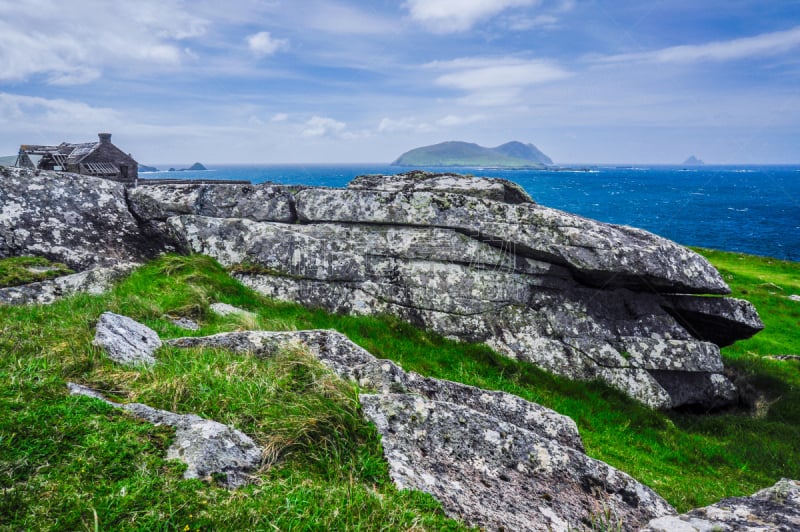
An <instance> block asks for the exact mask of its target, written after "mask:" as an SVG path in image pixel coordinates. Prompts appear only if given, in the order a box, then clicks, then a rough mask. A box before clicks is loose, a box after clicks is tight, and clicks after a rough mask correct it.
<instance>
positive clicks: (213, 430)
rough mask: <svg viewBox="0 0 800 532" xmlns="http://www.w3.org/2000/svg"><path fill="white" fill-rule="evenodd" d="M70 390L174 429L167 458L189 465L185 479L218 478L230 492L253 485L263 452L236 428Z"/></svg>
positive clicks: (82, 388) (77, 388)
mask: <svg viewBox="0 0 800 532" xmlns="http://www.w3.org/2000/svg"><path fill="white" fill-rule="evenodd" d="M67 386H68V388H69V391H70V393H71V394H73V395H83V396H87V397H93V398H95V399H99V400H101V401H103V402H105V403H107V404H109V405H111V406H113V407H114V408H119V409H122V410H125V411H127V412H129V413H130V414H132V415H133V416H135V417H137V418H139V419H143V420H145V421H148V422H150V423H152V424H154V425H167V426H169V427H173V428H174V429H175V441H174V442H173V443H172V445H170V447H169V449H167V458H168V459H171V460H180V461H181V462H183V463H185V464H186V465H187V468H186V471H185V472H184V474H183V478H199V479H210V478H215V479H219V481H220V483H221V484H222V485H223V486H225V487H227V488H238V487H240V486H243V485H245V484H248V483H250V482H251V481H252V478H253V477H252V475H251V473H252V472H254V471H255V470H256V469H258V467H259V466H260V465H261V449H260V448H259V447H258V445H256V443H255V442H254V441H253V440H252V439H251V438H250V437H249V436H247V435H246V434H244V433H243V432H241V431H239V430H236V429H234V428H233V427H229V426H228V425H223V424H222V423H218V422H216V421H213V420H210V419H204V418H202V417H200V416H197V415H195V414H176V413H174V412H169V411H167V410H159V409H156V408H152V407H150V406H147V405H144V404H141V403H127V404H120V403H115V402H112V401H109V400H108V399H106V398H105V397H103V395H102V394H100V393H99V392H97V391H95V390H92V389H91V388H87V387H86V386H81V385H79V384H74V383H71V382H70V383H68V384H67Z"/></svg>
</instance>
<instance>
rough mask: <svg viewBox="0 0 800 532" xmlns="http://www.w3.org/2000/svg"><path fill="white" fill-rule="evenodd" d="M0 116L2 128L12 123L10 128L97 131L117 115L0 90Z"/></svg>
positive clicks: (114, 122)
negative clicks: (87, 129)
mask: <svg viewBox="0 0 800 532" xmlns="http://www.w3.org/2000/svg"><path fill="white" fill-rule="evenodd" d="M0 117H2V125H3V129H8V128H9V126H13V129H14V130H19V129H23V130H24V129H27V130H56V131H59V132H62V131H71V130H73V129H86V128H92V129H94V130H96V131H101V130H104V129H106V128H108V129H111V128H113V126H115V125H117V124H119V123H120V116H119V114H118V113H117V112H116V111H114V110H113V109H109V108H105V107H92V106H90V105H87V104H85V103H83V102H76V101H71V100H61V99H53V100H51V99H47V98H40V97H38V96H24V95H20V94H10V93H7V92H0Z"/></svg>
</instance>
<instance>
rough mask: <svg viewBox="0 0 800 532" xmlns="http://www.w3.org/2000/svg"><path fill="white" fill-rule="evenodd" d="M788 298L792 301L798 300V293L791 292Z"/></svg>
mask: <svg viewBox="0 0 800 532" xmlns="http://www.w3.org/2000/svg"><path fill="white" fill-rule="evenodd" d="M789 299H791V300H792V301H800V295H798V294H792V295H790V296H789Z"/></svg>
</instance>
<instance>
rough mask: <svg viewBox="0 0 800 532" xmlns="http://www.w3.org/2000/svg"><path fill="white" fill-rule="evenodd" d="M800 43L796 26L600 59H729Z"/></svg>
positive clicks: (799, 28)
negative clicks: (748, 35)
mask: <svg viewBox="0 0 800 532" xmlns="http://www.w3.org/2000/svg"><path fill="white" fill-rule="evenodd" d="M798 46H800V26H795V27H794V28H792V29H790V30H786V31H777V32H773V33H762V34H761V35H756V36H754V37H744V38H741V39H733V40H729V41H715V42H709V43H705V44H687V45H682V46H671V47H669V48H662V49H660V50H653V51H651V52H642V53H633V54H619V55H612V56H608V57H604V58H601V59H600V62H603V63H626V62H643V63H693V62H702V61H733V60H737V59H746V58H748V57H762V56H768V55H776V54H780V53H784V52H788V51H790V50H792V49H794V48H797V47H798Z"/></svg>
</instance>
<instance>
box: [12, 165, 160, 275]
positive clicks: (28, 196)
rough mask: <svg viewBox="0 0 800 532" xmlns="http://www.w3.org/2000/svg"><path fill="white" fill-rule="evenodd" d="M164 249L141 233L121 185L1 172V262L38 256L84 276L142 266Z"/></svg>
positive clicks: (83, 178) (37, 173) (52, 174)
mask: <svg viewBox="0 0 800 532" xmlns="http://www.w3.org/2000/svg"><path fill="white" fill-rule="evenodd" d="M162 244H163V242H162V241H160V240H153V239H150V238H148V237H147V236H146V235H144V234H143V233H142V231H141V229H140V227H139V223H138V222H137V220H136V218H134V216H133V214H132V213H131V212H130V210H129V209H128V204H127V201H126V197H125V187H124V186H123V185H122V184H120V183H116V182H114V181H110V180H108V179H100V178H95V177H89V176H83V175H78V174H69V173H63V172H46V171H39V170H31V169H27V168H6V167H0V258H2V257H12V256H18V255H37V256H43V257H47V258H48V259H51V260H54V261H57V262H63V263H65V264H66V265H68V266H69V267H70V268H71V269H73V270H76V271H83V270H88V269H91V268H96V267H102V266H113V265H115V264H117V263H119V262H141V261H142V260H144V259H147V258H149V257H153V256H155V254H156V253H158V252H159V251H162V250H164V249H165V248H164V247H163V245H162Z"/></svg>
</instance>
